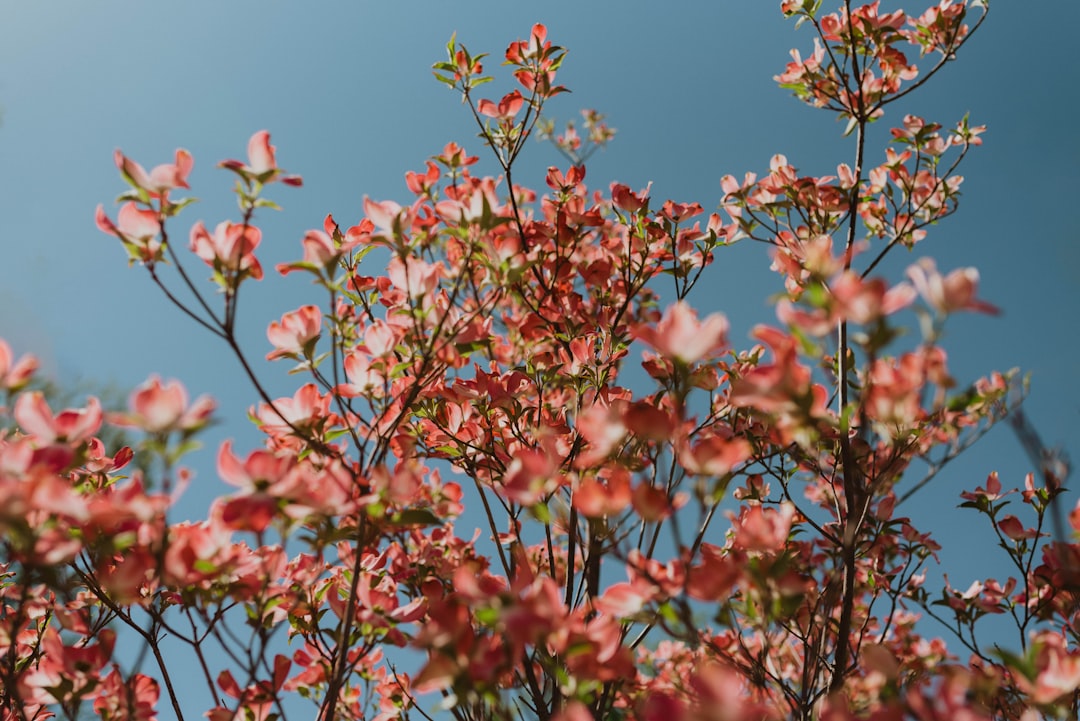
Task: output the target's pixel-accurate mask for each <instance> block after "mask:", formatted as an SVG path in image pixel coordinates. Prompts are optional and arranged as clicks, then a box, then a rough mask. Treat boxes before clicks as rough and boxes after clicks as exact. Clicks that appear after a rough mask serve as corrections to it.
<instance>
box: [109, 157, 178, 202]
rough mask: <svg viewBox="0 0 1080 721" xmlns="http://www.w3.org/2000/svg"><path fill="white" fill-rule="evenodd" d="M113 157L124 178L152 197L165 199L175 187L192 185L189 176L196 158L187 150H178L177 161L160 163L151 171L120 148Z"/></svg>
mask: <svg viewBox="0 0 1080 721" xmlns="http://www.w3.org/2000/svg"><path fill="white" fill-rule="evenodd" d="M113 159H114V160H115V161H116V167H117V168H119V169H120V173H121V174H122V175H123V176H124V180H126V181H127V182H129V183H131V184H132V185H133V186H135V187H136V188H139V189H140V190H145V191H146V192H147V193H148V194H149V195H150V197H151V198H162V199H165V198H168V196H169V191H170V190H173V189H174V188H189V187H191V186H189V185H188V183H187V177H188V175H189V174H190V173H191V169H192V168H193V167H194V165H195V159H194V158H192V157H191V153H189V152H188V151H186V150H177V151H176V162H175V163H173V164H163V165H159V166H157V167H156V168H154V169H153V170H151V171H150V172H149V173H147V172H146V171H145V170H143V167H142V166H141V165H139V164H138V163H136V162H135V161H134V160H132V159H131V158H128V157H125V156H124V154H123V153H121V152H120V151H119V150H117V151H116V153H114V154H113Z"/></svg>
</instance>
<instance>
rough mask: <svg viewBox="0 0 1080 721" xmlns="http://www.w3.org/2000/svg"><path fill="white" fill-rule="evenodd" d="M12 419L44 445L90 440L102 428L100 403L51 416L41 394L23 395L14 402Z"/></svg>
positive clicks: (66, 410) (92, 399) (90, 403)
mask: <svg viewBox="0 0 1080 721" xmlns="http://www.w3.org/2000/svg"><path fill="white" fill-rule="evenodd" d="M15 420H16V421H18V422H19V426H20V427H21V428H22V429H23V431H25V432H26V433H29V434H30V435H32V436H36V437H37V439H38V441H39V442H40V443H42V444H43V445H49V444H52V443H55V442H62V443H63V442H66V443H78V442H80V441H85V440H89V439H90V438H92V437H93V436H94V434H95V433H96V432H97V430H98V428H100V427H101V421H102V413H101V403H99V402H98V399H97V398H91V399H90V400H89V401H87V403H86V407H85V408H68V409H65V410H63V411H61V412H60V413H59V414H58V415H55V416H54V415H53V412H52V410H51V409H50V408H49V404H48V402H47V401H46V400H45V396H44V395H43V394H42V393H41V392H40V391H34V392H33V393H25V394H23V395H21V396H19V400H18V401H16V402H15Z"/></svg>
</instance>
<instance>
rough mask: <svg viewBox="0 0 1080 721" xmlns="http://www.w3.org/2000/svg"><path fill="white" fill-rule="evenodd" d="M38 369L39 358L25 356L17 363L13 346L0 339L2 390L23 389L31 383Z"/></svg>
mask: <svg viewBox="0 0 1080 721" xmlns="http://www.w3.org/2000/svg"><path fill="white" fill-rule="evenodd" d="M37 367H38V362H37V358H35V357H34V356H32V355H24V356H23V357H22V358H20V359H19V360H17V361H16V360H15V356H14V355H12V353H11V346H9V345H8V344H7V343H6V342H5V341H4V339H3V338H0V388H3V389H4V390H6V391H16V390H18V389H20V388H22V387H23V386H25V385H26V384H27V383H29V382H30V378H31V377H32V376H33V375H34V371H35V370H37Z"/></svg>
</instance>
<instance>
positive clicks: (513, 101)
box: [476, 90, 525, 121]
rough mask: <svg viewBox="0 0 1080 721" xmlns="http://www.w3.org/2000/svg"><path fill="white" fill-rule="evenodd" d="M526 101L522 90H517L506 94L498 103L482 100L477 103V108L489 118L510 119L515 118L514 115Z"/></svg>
mask: <svg viewBox="0 0 1080 721" xmlns="http://www.w3.org/2000/svg"><path fill="white" fill-rule="evenodd" d="M524 103H525V98H523V97H522V96H521V91H519V90H515V91H514V92H512V93H508V94H506V95H504V96H503V98H502V100H500V101H499V102H498V104H495V102H493V101H491V100H487V99H484V100H481V101H480V102H479V103H477V104H476V110H477V112H478V113H480V114H481V115H486V116H487V117H489V118H495V119H496V120H505V121H508V120H513V119H514V116H515V115H517V114H518V112H519V111H520V110H521V106H522V105H524Z"/></svg>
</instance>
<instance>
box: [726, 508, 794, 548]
mask: <svg viewBox="0 0 1080 721" xmlns="http://www.w3.org/2000/svg"><path fill="white" fill-rule="evenodd" d="M794 518H795V506H793V505H791V504H790V503H783V504H781V505H780V508H779V510H778V509H775V508H764V507H762V506H761V505H754V506H750V507H749V508H744V509H743V510H742V512H741V513H740V514H739V516H738V517H737V518H736V517H734V516H732V519H731V520H732V525H733V526H734V529H735V540H734V545H735V547H736V548H740V549H742V550H744V551H779V550H780V549H782V548H783V547H784V544H786V543H787V540H788V534H789V533H790V532H791V522H792V520H793V519H794Z"/></svg>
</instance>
